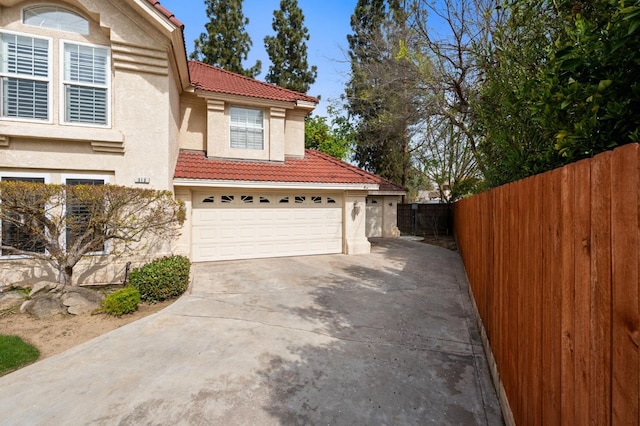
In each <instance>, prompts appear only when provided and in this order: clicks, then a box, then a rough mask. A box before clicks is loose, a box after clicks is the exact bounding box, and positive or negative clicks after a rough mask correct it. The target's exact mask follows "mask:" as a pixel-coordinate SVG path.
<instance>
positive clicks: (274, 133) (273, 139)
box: [269, 108, 287, 161]
mask: <svg viewBox="0 0 640 426" xmlns="http://www.w3.org/2000/svg"><path fill="white" fill-rule="evenodd" d="M286 112H287V111H286V110H285V109H284V108H271V110H270V111H269V115H270V120H269V161H284V145H285V144H284V140H285V139H284V131H285V128H284V118H285V116H286Z"/></svg>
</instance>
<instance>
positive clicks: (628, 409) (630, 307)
mask: <svg viewBox="0 0 640 426" xmlns="http://www.w3.org/2000/svg"><path fill="white" fill-rule="evenodd" d="M624 148H625V149H620V151H619V154H623V155H615V156H614V158H613V162H612V167H611V172H612V173H611V185H612V187H613V188H616V190H617V192H616V196H615V197H613V198H612V201H611V216H612V218H614V220H613V222H612V236H611V237H612V245H613V251H612V272H613V275H612V279H613V304H614V312H613V360H612V361H613V386H612V408H613V419H612V421H613V423H614V424H629V425H630V424H634V425H637V424H638V423H639V420H640V419H639V415H638V390H639V374H640V370H639V368H638V366H639V365H640V364H639V359H638V333H639V330H638V323H639V319H638V254H637V253H638V226H639V224H638V185H640V181H639V179H638V146H637V145H630V146H628V147H627V146H625V147H624Z"/></svg>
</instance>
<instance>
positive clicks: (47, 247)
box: [0, 181, 185, 285]
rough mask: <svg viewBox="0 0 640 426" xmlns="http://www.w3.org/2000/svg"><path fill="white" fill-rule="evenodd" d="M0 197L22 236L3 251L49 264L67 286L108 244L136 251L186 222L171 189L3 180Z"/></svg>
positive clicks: (0, 215) (4, 213) (3, 213)
mask: <svg viewBox="0 0 640 426" xmlns="http://www.w3.org/2000/svg"><path fill="white" fill-rule="evenodd" d="M0 198H1V200H2V209H0V221H2V223H3V226H8V225H10V226H12V227H13V230H14V232H13V234H14V235H20V236H21V238H17V239H16V240H15V241H10V240H7V239H3V240H2V245H1V246H0V248H1V249H2V252H3V253H10V254H18V255H27V256H31V257H34V258H37V259H41V260H44V261H46V262H49V264H51V265H52V266H53V267H54V268H55V269H56V270H58V272H59V282H60V283H61V284H63V285H66V284H68V283H70V281H71V277H72V273H73V268H74V266H75V265H76V264H77V263H78V262H79V261H80V259H82V257H83V256H84V255H86V254H88V253H91V252H95V251H101V250H102V249H103V248H104V247H105V244H106V243H107V242H112V243H113V244H112V245H111V247H110V253H111V254H122V253H126V252H131V251H133V250H135V249H136V248H139V247H140V246H139V244H138V243H140V242H141V241H142V240H143V239H144V238H147V237H151V236H155V237H157V238H159V239H172V238H174V237H176V236H177V235H178V234H179V230H180V227H181V225H182V223H183V221H184V218H185V208H184V204H183V203H182V202H179V201H176V200H175V199H174V198H173V194H172V193H171V192H169V191H156V190H151V189H140V188H130V187H124V186H116V185H52V184H44V183H32V182H20V181H13V182H12V181H1V182H0ZM69 206H73V209H71V208H69Z"/></svg>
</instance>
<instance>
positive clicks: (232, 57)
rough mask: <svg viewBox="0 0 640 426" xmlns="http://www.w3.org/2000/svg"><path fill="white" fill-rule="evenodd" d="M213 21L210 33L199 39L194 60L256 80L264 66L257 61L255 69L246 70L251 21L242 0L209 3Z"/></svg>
mask: <svg viewBox="0 0 640 426" xmlns="http://www.w3.org/2000/svg"><path fill="white" fill-rule="evenodd" d="M204 3H205V5H206V6H207V16H208V17H209V22H208V23H207V24H205V29H206V32H203V33H201V34H200V37H199V38H198V39H196V40H195V48H194V51H193V52H192V53H191V55H190V57H191V59H196V60H200V61H202V62H204V63H206V64H209V65H215V66H218V67H220V68H223V69H225V70H227V71H231V72H235V73H238V74H242V75H245V76H247V77H252V78H253V77H255V76H257V75H258V74H260V70H261V68H262V64H261V62H260V61H256V64H255V65H254V66H252V67H251V68H244V66H243V65H242V61H244V60H246V59H247V57H248V55H249V49H250V48H251V46H252V42H251V38H250V37H249V34H248V33H247V32H246V30H245V26H246V25H247V24H248V23H249V18H245V16H244V13H243V12H242V0H205V2H204Z"/></svg>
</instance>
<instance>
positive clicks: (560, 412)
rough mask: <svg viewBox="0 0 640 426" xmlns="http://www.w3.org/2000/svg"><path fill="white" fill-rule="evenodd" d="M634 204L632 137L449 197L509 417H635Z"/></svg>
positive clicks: (637, 235)
mask: <svg viewBox="0 0 640 426" xmlns="http://www.w3.org/2000/svg"><path fill="white" fill-rule="evenodd" d="M639 205H640V145H638V144H632V145H626V146H623V147H621V148H618V149H616V150H614V151H613V152H608V153H604V154H600V155H598V156H596V157H595V158H593V159H589V160H584V161H581V162H578V163H575V164H572V165H569V166H567V167H564V168H562V169H558V170H554V171H551V172H548V173H545V174H542V175H539V176H535V177H533V178H530V179H526V180H523V181H520V182H516V183H513V184H509V185H505V186H503V187H500V188H496V189H494V190H492V191H489V192H487V193H484V194H481V195H479V196H476V197H472V198H470V199H466V200H464V201H462V202H459V203H457V204H456V206H455V211H454V217H455V224H454V229H455V234H456V238H457V240H458V247H459V249H460V252H461V255H462V257H463V260H464V262H465V267H466V268H467V273H468V276H469V280H470V285H471V289H472V293H473V294H474V297H476V299H477V305H478V311H479V314H480V315H481V318H482V321H483V325H484V328H485V330H486V335H487V336H488V341H489V344H490V346H491V350H492V353H493V355H494V358H495V362H496V366H495V368H496V369H497V373H498V374H499V378H500V380H501V383H502V388H503V389H504V395H505V398H506V399H507V402H506V403H505V407H506V408H509V407H510V409H511V411H510V414H512V415H513V419H514V422H515V423H516V424H519V425H520V424H522V425H528V424H534V425H539V424H544V425H560V424H592V425H618V424H620V425H623V424H624V425H626V424H635V425H637V424H640V411H639V406H640V347H639V346H640V288H639V286H640V283H639V282H640V250H639V247H640V208H639ZM470 228H473V229H470ZM510 414H506V416H505V417H506V418H511V416H510Z"/></svg>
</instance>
